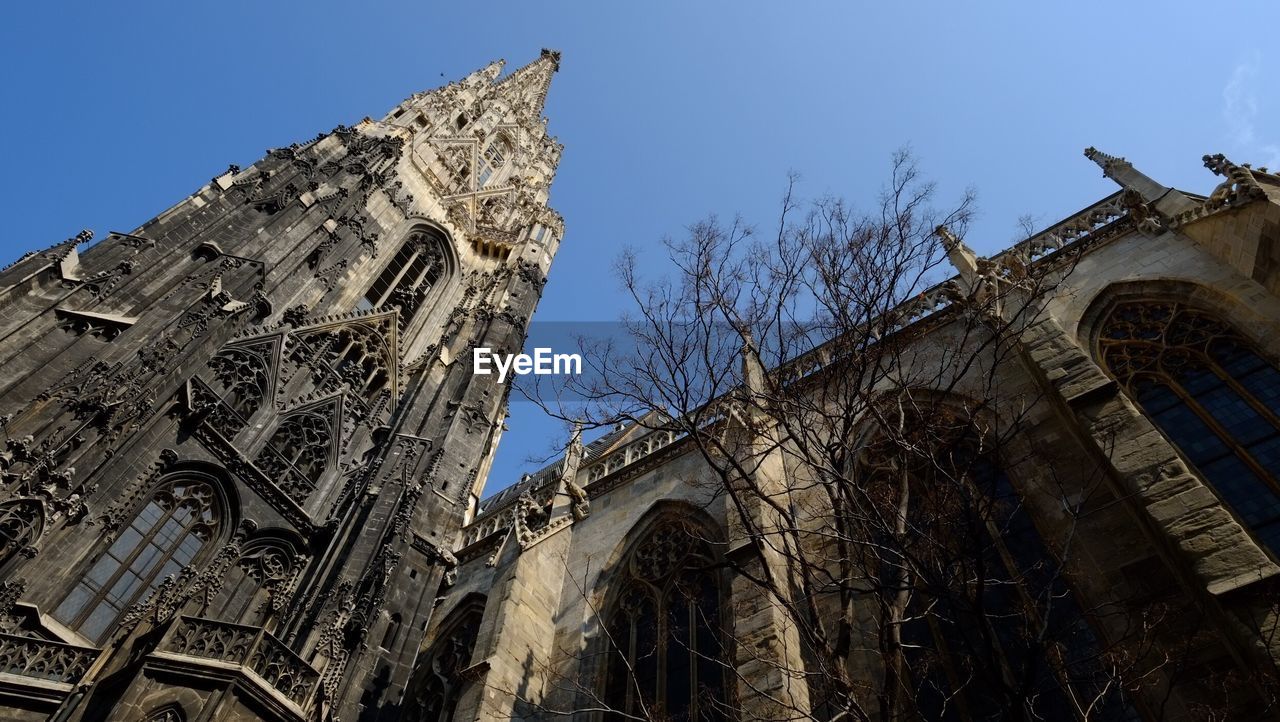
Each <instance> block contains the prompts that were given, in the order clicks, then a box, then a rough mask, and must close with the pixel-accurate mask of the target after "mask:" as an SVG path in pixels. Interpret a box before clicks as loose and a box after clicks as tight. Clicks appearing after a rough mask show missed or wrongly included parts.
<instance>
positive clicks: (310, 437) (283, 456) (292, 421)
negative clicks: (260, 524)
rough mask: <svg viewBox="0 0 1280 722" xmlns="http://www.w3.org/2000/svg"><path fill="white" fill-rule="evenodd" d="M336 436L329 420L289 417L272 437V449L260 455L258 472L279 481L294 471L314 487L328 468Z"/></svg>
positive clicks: (308, 415)
mask: <svg viewBox="0 0 1280 722" xmlns="http://www.w3.org/2000/svg"><path fill="white" fill-rule="evenodd" d="M333 436H334V430H333V428H332V422H331V419H330V418H329V417H327V416H321V415H319V414H312V413H297V414H293V415H291V416H287V417H285V418H284V420H282V421H281V422H280V426H279V427H277V428H276V432H275V433H274V434H272V435H271V441H270V443H269V445H270V449H263V451H262V454H260V455H259V457H258V461H257V464H258V468H260V469H262V471H264V472H266V473H267V475H269V476H272V477H275V478H278V479H283V478H285V477H286V476H287V475H288V473H289V470H290V469H293V470H296V471H297V472H298V473H300V474H302V476H304V477H305V478H306V479H307V480H308V481H310V482H312V483H313V484H314V483H315V482H316V481H318V480H319V479H320V476H321V475H323V474H324V472H325V469H327V468H328V466H329V449H330V446H331V445H332V443H333ZM272 450H274V453H273V451H272Z"/></svg>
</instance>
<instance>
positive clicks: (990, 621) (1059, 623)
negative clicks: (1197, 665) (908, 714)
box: [832, 406, 1130, 720]
mask: <svg viewBox="0 0 1280 722" xmlns="http://www.w3.org/2000/svg"><path fill="white" fill-rule="evenodd" d="M906 415H907V416H908V419H909V420H907V421H906V422H901V423H892V424H889V425H887V428H886V429H881V430H878V431H877V433H876V437H875V438H874V439H873V440H872V441H871V443H869V444H867V445H866V446H865V447H864V448H863V449H862V450H861V453H860V458H859V461H858V466H859V468H858V472H857V473H856V474H855V478H854V479H853V480H852V481H853V484H854V486H856V487H857V488H858V489H859V493H856V494H851V495H849V501H848V502H847V504H848V506H839V507H837V508H836V510H835V515H836V517H837V519H843V521H837V524H838V527H837V528H839V529H842V530H848V531H852V530H863V529H865V533H866V534H867V536H868V537H869V538H871V539H873V540H875V541H874V543H872V544H868V545H865V548H866V549H867V550H868V552H867V553H868V554H870V557H869V558H868V559H867V562H866V566H865V570H866V572H869V573H867V574H866V576H868V577H870V578H871V579H878V582H877V583H875V584H874V585H873V586H871V587H870V590H871V593H872V594H879V595H884V596H885V598H886V599H890V600H893V601H894V602H895V603H896V602H897V601H898V599H899V598H898V592H899V590H900V589H903V588H906V589H909V590H910V593H909V595H908V596H907V597H906V600H905V604H906V606H905V608H904V609H903V611H902V620H903V621H902V622H901V624H900V625H899V626H898V629H899V631H900V634H901V641H902V659H903V661H904V662H905V667H904V669H903V671H902V675H901V684H902V686H903V690H904V693H905V694H906V696H907V697H908V698H909V699H910V700H911V703H912V704H913V705H914V706H915V711H916V712H917V713H918V714H919V715H920V717H922V718H924V719H930V720H967V719H995V718H998V717H1000V716H1001V712H1002V710H1008V709H1011V708H1012V706H1013V705H1017V704H1020V700H1035V701H1036V703H1035V708H1036V714H1038V715H1040V716H1042V717H1043V718H1045V719H1074V716H1072V715H1073V713H1071V712H1070V710H1071V705H1070V699H1071V698H1073V697H1074V698H1087V699H1093V700H1096V704H1097V707H1096V709H1097V711H1098V713H1099V718H1100V719H1128V718H1129V716H1128V715H1129V714H1130V710H1129V708H1128V703H1127V701H1126V700H1125V699H1124V697H1123V696H1122V693H1121V692H1119V691H1117V690H1116V689H1115V688H1114V685H1112V684H1110V683H1109V682H1108V680H1107V678H1106V675H1105V670H1103V669H1101V668H1099V666H1098V665H1097V662H1096V660H1097V659H1098V650H1099V645H1098V640H1097V637H1096V636H1095V634H1094V633H1093V630H1092V628H1091V626H1090V624H1089V621H1088V619H1087V617H1086V616H1085V614H1084V612H1083V611H1082V610H1081V609H1080V607H1079V606H1078V605H1077V604H1076V602H1075V598H1074V595H1073V594H1072V592H1071V590H1070V588H1069V587H1068V585H1067V583H1066V580H1065V579H1064V577H1063V576H1062V574H1061V564H1060V563H1059V562H1058V560H1057V559H1056V558H1055V557H1054V556H1053V554H1052V553H1051V552H1050V550H1049V548H1048V546H1047V545H1046V544H1045V542H1044V539H1043V538H1042V537H1041V536H1040V533H1039V531H1038V529H1037V528H1036V526H1035V524H1034V523H1033V522H1032V520H1031V518H1030V516H1029V515H1028V513H1027V512H1026V511H1025V510H1024V508H1023V504H1022V500H1021V497H1020V495H1019V494H1018V492H1017V490H1016V489H1015V488H1014V486H1013V484H1012V482H1011V481H1010V479H1009V476H1008V475H1007V474H1006V473H1005V471H1004V470H1003V468H1002V467H1001V466H1000V465H999V463H998V462H997V459H996V458H995V453H994V450H993V449H991V448H990V444H989V443H985V439H984V438H983V435H982V434H979V433H978V431H977V430H976V429H975V428H974V424H973V423H972V420H971V419H969V418H968V416H967V414H966V413H964V412H963V411H954V410H952V409H949V408H945V407H943V408H939V407H937V406H934V407H932V408H926V409H915V410H913V411H912V412H909V413H908V414H906ZM864 492H865V496H862V494H863V493H864ZM858 499H862V501H858ZM902 511H905V515H903V514H901V512H902ZM899 520H901V521H899ZM900 524H901V526H899V525H900ZM837 536H839V534H837ZM832 553H834V554H835V555H836V556H834V557H833V558H843V557H842V556H840V555H842V554H844V553H845V551H844V550H837V549H832ZM851 554H853V553H851ZM863 573H864V572H862V571H859V572H856V574H863Z"/></svg>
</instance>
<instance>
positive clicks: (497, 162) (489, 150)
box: [476, 135, 511, 188]
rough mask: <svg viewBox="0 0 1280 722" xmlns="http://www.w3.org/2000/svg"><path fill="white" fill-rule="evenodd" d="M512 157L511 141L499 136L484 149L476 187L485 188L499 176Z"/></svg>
mask: <svg viewBox="0 0 1280 722" xmlns="http://www.w3.org/2000/svg"><path fill="white" fill-rule="evenodd" d="M510 157H511V141H509V140H507V138H506V136H504V135H499V136H498V137H497V138H494V139H493V141H492V142H490V143H489V145H488V146H487V147H486V148H485V149H484V153H482V154H480V168H479V172H478V173H477V174H476V187H477V188H484V187H485V186H486V185H488V184H489V181H490V180H492V179H493V177H494V176H495V175H497V173H498V171H500V170H501V169H502V166H504V165H506V164H507V159H509V158H510Z"/></svg>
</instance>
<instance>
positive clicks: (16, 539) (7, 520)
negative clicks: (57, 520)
mask: <svg viewBox="0 0 1280 722" xmlns="http://www.w3.org/2000/svg"><path fill="white" fill-rule="evenodd" d="M43 530H44V510H43V508H42V507H41V505H40V503H39V502H37V501H33V500H28V499H22V500H18V501H11V502H7V503H5V504H3V505H0V566H3V565H4V564H5V562H8V561H9V560H10V559H12V558H13V557H14V555H15V554H18V553H20V552H22V551H23V550H24V549H28V548H30V547H31V545H32V544H34V543H35V541H36V540H37V539H39V538H40V533H41V532H42V531H43Z"/></svg>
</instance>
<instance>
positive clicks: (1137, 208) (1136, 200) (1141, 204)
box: [1120, 188, 1166, 235]
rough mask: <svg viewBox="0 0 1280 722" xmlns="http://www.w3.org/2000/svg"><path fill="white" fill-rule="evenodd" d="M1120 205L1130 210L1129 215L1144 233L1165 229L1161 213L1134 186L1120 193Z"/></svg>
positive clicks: (1155, 232)
mask: <svg viewBox="0 0 1280 722" xmlns="http://www.w3.org/2000/svg"><path fill="white" fill-rule="evenodd" d="M1120 205H1121V206H1122V207H1124V209H1125V210H1127V211H1129V217H1130V218H1131V219H1132V220H1133V222H1134V224H1135V225H1137V227H1138V230H1140V231H1142V232H1143V233H1150V234H1152V235H1155V234H1157V233H1160V232H1162V231H1164V230H1165V227H1166V225H1165V221H1164V219H1163V218H1161V217H1160V214H1159V213H1157V212H1156V210H1155V209H1154V208H1152V207H1151V204H1150V203H1147V202H1146V201H1145V200H1144V199H1143V198H1142V194H1141V193H1139V192H1138V191H1135V190H1133V189H1132V188H1126V189H1125V190H1124V191H1122V192H1121V193H1120Z"/></svg>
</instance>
